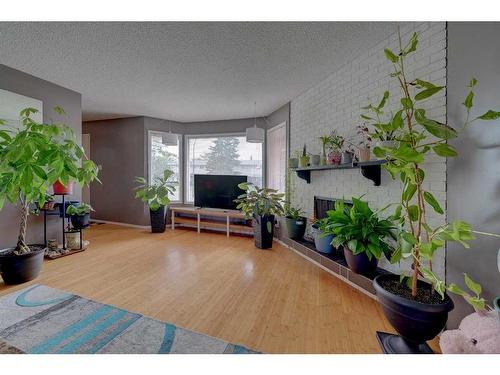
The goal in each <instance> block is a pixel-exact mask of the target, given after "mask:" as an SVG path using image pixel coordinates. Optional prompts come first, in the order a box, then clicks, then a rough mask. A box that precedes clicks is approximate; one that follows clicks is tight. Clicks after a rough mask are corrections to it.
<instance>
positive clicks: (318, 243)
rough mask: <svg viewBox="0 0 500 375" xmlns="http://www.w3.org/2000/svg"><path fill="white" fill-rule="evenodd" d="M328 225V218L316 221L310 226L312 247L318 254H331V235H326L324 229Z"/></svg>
mask: <svg viewBox="0 0 500 375" xmlns="http://www.w3.org/2000/svg"><path fill="white" fill-rule="evenodd" d="M327 225H328V218H326V217H325V218H323V219H319V220H316V221H315V222H314V224H313V225H312V228H313V238H314V247H315V248H316V250H318V251H319V252H320V253H325V254H331V253H333V250H334V249H333V246H332V241H333V234H331V233H330V234H326V233H325V231H326V227H327Z"/></svg>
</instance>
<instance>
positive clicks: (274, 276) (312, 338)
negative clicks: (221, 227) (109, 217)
mask: <svg viewBox="0 0 500 375" xmlns="http://www.w3.org/2000/svg"><path fill="white" fill-rule="evenodd" d="M85 238H86V239H88V240H90V241H91V245H90V247H89V249H88V250H87V251H85V252H83V253H79V254H75V255H72V256H69V257H65V258H60V259H57V260H51V261H45V263H44V266H43V271H42V274H41V275H40V277H39V278H38V279H37V280H34V281H33V282H31V283H40V284H44V285H47V286H51V287H54V288H58V289H62V290H66V291H69V292H72V293H75V294H78V295H81V296H83V297H86V298H90V299H93V300H96V301H99V302H103V303H107V304H111V305H115V306H118V307H121V308H124V309H127V310H129V311H132V312H138V313H141V314H144V315H146V316H150V317H152V318H156V319H159V320H163V321H167V322H171V323H174V324H176V325H178V326H180V327H184V328H188V329H191V330H194V331H197V332H201V333H205V334H208V335H210V336H214V337H219V338H221V339H223V340H226V341H229V342H232V343H237V344H241V345H244V346H247V347H249V348H253V349H256V350H259V351H262V352H265V353H380V349H379V346H378V343H377V340H376V338H375V331H377V330H382V331H386V332H393V330H392V328H391V327H390V325H389V323H388V322H387V321H386V319H385V318H384V316H383V313H382V310H381V308H380V307H379V306H378V304H377V302H376V301H374V300H373V299H371V298H369V297H367V296H366V295H364V294H362V293H361V292H359V291H357V290H355V289H354V288H352V287H351V286H349V285H347V284H345V283H344V282H342V281H341V280H339V279H337V278H335V277H334V276H332V275H330V274H329V273H327V272H326V271H324V270H322V269H320V268H319V267H317V266H315V265H314V264H311V263H310V262H308V261H306V260H305V259H303V258H302V257H301V256H299V255H297V254H296V253H294V252H293V251H291V250H289V249H287V248H285V247H283V246H281V245H279V244H276V243H275V244H274V246H273V249H272V250H258V249H256V248H255V247H254V245H253V239H249V238H244V237H229V238H228V237H226V236H225V235H223V234H216V233H200V234H198V233H196V232H193V231H188V230H182V229H176V230H175V231H171V230H169V229H167V232H165V233H162V234H151V233H148V232H146V231H144V230H140V229H134V228H128V227H121V226H116V225H110V224H104V225H98V226H93V227H92V228H90V229H89V230H87V231H86V233H85ZM26 286H27V284H23V285H18V286H13V287H7V286H5V285H3V284H1V286H0V294H6V293H9V292H11V291H13V290H16V289H20V288H24V287H26Z"/></svg>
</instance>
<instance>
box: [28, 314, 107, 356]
mask: <svg viewBox="0 0 500 375" xmlns="http://www.w3.org/2000/svg"><path fill="white" fill-rule="evenodd" d="M111 311H113V308H112V307H111V306H107V305H104V306H102V307H101V308H99V309H98V310H96V311H94V312H92V313H91V314H89V315H88V316H87V317H86V318H84V319H82V320H79V321H77V322H76V323H73V324H72V325H70V326H68V327H67V328H66V329H64V330H62V331H61V332H59V333H58V334H56V335H55V336H52V337H50V338H49V339H47V340H45V341H43V342H41V343H40V344H38V345H36V346H34V347H32V348H31V349H30V350H29V352H30V353H32V354H42V353H49V352H50V351H51V349H52V348H54V347H55V346H58V345H59V344H61V343H62V342H63V341H64V340H67V339H69V338H70V337H72V336H74V335H76V334H77V333H78V332H80V331H81V330H82V329H84V328H85V327H87V326H88V325H90V324H93V323H95V321H96V320H97V319H100V318H101V317H103V316H104V315H106V314H108V313H109V312H111Z"/></svg>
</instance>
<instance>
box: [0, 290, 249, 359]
mask: <svg viewBox="0 0 500 375" xmlns="http://www.w3.org/2000/svg"><path fill="white" fill-rule="evenodd" d="M23 352H24V353H32V354H37V353H44V354H49V353H54V354H65V353H72V354H76V353H84V354H91V353H125V354H135V353H150V354H152V353H158V354H167V353H172V354H174V353H178V354H182V353H186V354H188V353H189V354H202V353H206V354H217V353H219V354H222V353H224V354H247V353H248V354H250V353H257V352H255V351H253V350H250V349H247V348H245V347H243V346H240V345H235V344H230V343H227V342H225V341H222V340H219V339H216V338H213V337H210V336H206V335H203V334H200V333H196V332H192V331H189V330H186V329H183V328H179V327H176V326H175V325H173V324H169V323H165V322H161V321H158V320H154V319H150V318H147V317H145V316H143V315H140V314H136V313H132V312H129V311H126V310H123V309H119V308H117V307H114V306H110V305H104V304H102V303H98V302H95V301H92V300H89V299H86V298H83V297H80V296H77V295H74V294H69V293H66V292H62V291H60V290H57V289H53V288H49V287H47V286H44V285H35V286H30V287H28V288H25V289H22V290H20V291H17V292H14V293H11V294H8V295H6V296H4V297H2V298H0V353H23Z"/></svg>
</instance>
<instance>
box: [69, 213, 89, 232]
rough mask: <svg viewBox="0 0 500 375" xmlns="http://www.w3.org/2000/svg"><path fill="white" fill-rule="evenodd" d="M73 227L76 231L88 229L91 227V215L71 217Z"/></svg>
mask: <svg viewBox="0 0 500 375" xmlns="http://www.w3.org/2000/svg"><path fill="white" fill-rule="evenodd" d="M71 225H73V228H75V229H83V228H87V227H88V226H89V225H90V214H89V213H87V214H85V215H71Z"/></svg>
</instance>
